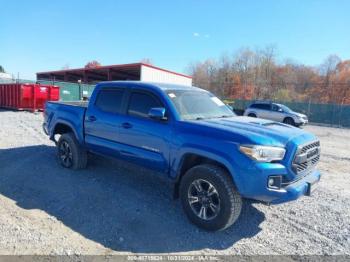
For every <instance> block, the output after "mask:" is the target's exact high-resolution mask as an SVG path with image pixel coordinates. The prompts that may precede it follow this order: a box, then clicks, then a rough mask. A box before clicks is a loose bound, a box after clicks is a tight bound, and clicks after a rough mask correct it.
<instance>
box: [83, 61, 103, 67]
mask: <svg viewBox="0 0 350 262" xmlns="http://www.w3.org/2000/svg"><path fill="white" fill-rule="evenodd" d="M100 66H101V63H99V62H98V61H96V60H92V61H90V62H88V63H87V64H86V65H85V68H97V67H100Z"/></svg>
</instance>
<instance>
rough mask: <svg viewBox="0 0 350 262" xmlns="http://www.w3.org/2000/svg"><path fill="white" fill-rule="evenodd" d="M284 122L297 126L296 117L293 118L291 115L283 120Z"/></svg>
mask: <svg viewBox="0 0 350 262" xmlns="http://www.w3.org/2000/svg"><path fill="white" fill-rule="evenodd" d="M283 123H285V124H287V125H291V126H296V125H295V122H294V119H293V118H291V117H286V118H285V119H284V120H283Z"/></svg>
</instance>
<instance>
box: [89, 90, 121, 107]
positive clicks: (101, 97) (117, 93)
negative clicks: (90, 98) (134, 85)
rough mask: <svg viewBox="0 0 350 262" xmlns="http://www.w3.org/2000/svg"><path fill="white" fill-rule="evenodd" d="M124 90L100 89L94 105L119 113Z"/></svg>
mask: <svg viewBox="0 0 350 262" xmlns="http://www.w3.org/2000/svg"><path fill="white" fill-rule="evenodd" d="M123 95H124V90H122V89H101V90H100V92H99V93H98V95H97V99H96V103H95V106H96V107H97V108H98V109H100V110H102V111H104V112H108V113H120V110H121V107H122V102H123Z"/></svg>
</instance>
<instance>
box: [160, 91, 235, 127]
mask: <svg viewBox="0 0 350 262" xmlns="http://www.w3.org/2000/svg"><path fill="white" fill-rule="evenodd" d="M167 94H168V96H169V98H170V100H171V101H172V102H173V104H174V106H175V108H176V111H177V113H178V114H179V115H180V117H181V119H183V120H200V119H207V118H218V117H232V116H235V114H234V113H233V112H232V110H231V109H230V108H229V107H228V106H227V105H225V104H224V103H223V102H222V101H221V100H220V99H219V98H217V97H216V96H214V95H212V94H211V93H209V92H206V91H198V90H193V91H192V90H173V91H167Z"/></svg>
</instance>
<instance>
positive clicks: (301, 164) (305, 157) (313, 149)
mask: <svg viewBox="0 0 350 262" xmlns="http://www.w3.org/2000/svg"><path fill="white" fill-rule="evenodd" d="M320 152H321V149H320V141H314V142H312V143H308V144H306V145H302V146H300V147H298V149H297V152H296V153H295V156H294V160H293V164H292V168H293V171H294V172H295V173H296V175H297V176H302V175H303V174H306V173H308V171H309V170H311V169H313V168H314V167H315V165H316V164H317V163H318V161H319V160H320Z"/></svg>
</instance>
